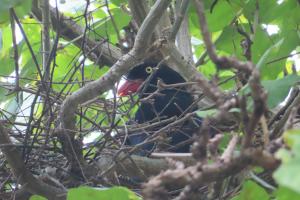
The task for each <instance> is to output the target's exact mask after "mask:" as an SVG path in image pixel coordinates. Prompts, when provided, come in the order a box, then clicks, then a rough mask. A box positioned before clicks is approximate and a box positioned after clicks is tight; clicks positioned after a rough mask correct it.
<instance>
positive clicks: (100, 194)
mask: <svg viewBox="0 0 300 200" xmlns="http://www.w3.org/2000/svg"><path fill="white" fill-rule="evenodd" d="M83 199H84V200H96V199H99V200H100V199H103V200H120V199H122V200H138V199H140V198H139V197H137V196H136V195H135V194H134V193H133V192H132V191H130V190H128V189H127V188H125V187H112V188H110V189H96V188H91V187H78V188H74V189H70V190H69V192H68V196H67V200H83Z"/></svg>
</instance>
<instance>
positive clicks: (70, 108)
mask: <svg viewBox="0 0 300 200" xmlns="http://www.w3.org/2000/svg"><path fill="white" fill-rule="evenodd" d="M169 3H170V2H169V1H168V0H160V1H157V2H156V3H155V4H154V6H153V7H152V8H151V10H150V12H149V14H148V15H147V17H146V18H145V20H144V22H143V24H142V26H141V28H140V29H139V31H138V33H137V36H136V40H135V44H134V46H133V48H132V50H131V51H130V52H129V53H127V54H126V55H124V56H122V57H121V58H120V59H119V60H118V61H117V62H116V63H115V64H114V65H113V67H112V68H111V69H110V70H109V71H108V72H107V73H106V74H105V75H104V76H102V77H101V78H100V79H98V80H95V81H93V82H91V83H89V84H87V85H85V87H83V88H80V89H79V90H78V91H76V92H74V93H73V94H72V95H70V96H68V97H67V98H66V99H65V101H64V102H63V104H62V107H61V111H60V119H61V128H63V129H64V130H66V131H65V134H64V136H63V138H62V139H63V140H64V141H65V143H64V147H63V148H64V151H65V152H69V153H68V155H69V156H68V160H69V161H71V163H72V165H73V167H75V166H77V167H76V169H77V170H78V168H80V166H78V164H79V165H80V162H81V161H82V160H83V159H82V154H81V153H80V152H76V153H77V156H78V160H79V163H78V160H77V159H74V156H75V155H74V154H73V156H71V155H72V153H73V148H74V147H73V145H72V144H70V141H73V139H74V133H73V132H72V130H75V120H74V115H75V111H76V109H77V107H78V105H79V104H82V103H84V102H86V101H88V100H90V99H93V98H95V97H96V96H98V95H100V94H102V93H103V92H105V91H107V90H109V89H111V88H112V87H113V86H114V84H115V82H116V81H118V80H119V79H120V78H121V76H122V75H123V74H125V73H126V72H127V71H128V70H129V69H130V68H132V67H134V66H135V65H136V64H137V63H138V62H140V61H141V60H142V59H143V57H144V56H145V54H146V53H147V52H146V51H145V49H146V48H145V47H147V46H148V44H149V41H150V39H151V36H152V33H153V31H154V29H155V26H156V24H157V22H158V21H159V19H160V17H161V16H162V14H163V13H164V11H165V9H166V8H167V6H168V4H169ZM67 130H70V131H67ZM79 153H80V154H79Z"/></svg>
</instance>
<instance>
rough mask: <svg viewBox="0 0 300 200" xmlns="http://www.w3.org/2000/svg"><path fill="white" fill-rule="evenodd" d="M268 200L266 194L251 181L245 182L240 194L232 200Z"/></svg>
mask: <svg viewBox="0 0 300 200" xmlns="http://www.w3.org/2000/svg"><path fill="white" fill-rule="evenodd" d="M256 199H257V200H258V199H259V200H269V199H270V198H269V195H268V193H267V192H266V191H265V190H264V189H263V188H262V187H260V186H259V185H258V184H256V183H255V182H253V181H249V180H248V181H245V183H244V184H243V189H242V191H241V193H240V194H239V195H237V196H235V197H234V198H232V200H256Z"/></svg>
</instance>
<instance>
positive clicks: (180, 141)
mask: <svg viewBox="0 0 300 200" xmlns="http://www.w3.org/2000/svg"><path fill="white" fill-rule="evenodd" d="M125 78H126V81H125V83H124V84H123V85H122V86H121V87H120V88H119V89H118V94H119V96H125V95H128V94H131V93H135V92H138V94H139V97H140V98H144V99H147V98H148V97H149V99H147V100H146V101H141V102H140V106H139V108H138V110H137V112H136V114H135V121H136V122H137V123H138V124H142V123H145V122H149V123H152V122H157V121H161V120H164V119H168V118H172V117H175V116H176V117H182V115H183V114H185V113H189V112H192V111H194V110H196V107H195V106H193V97H192V95H191V94H190V93H189V92H188V91H187V88H186V85H184V84H181V85H180V84H179V85H180V86H176V87H168V86H167V87H163V88H160V90H159V91H158V90H157V89H158V86H157V82H158V80H161V81H162V82H163V83H164V84H167V85H170V84H178V83H185V82H186V81H185V80H184V79H183V77H182V76H181V75H180V74H179V73H177V72H175V71H174V70H172V69H171V68H170V67H168V66H166V65H159V66H158V65H157V63H142V64H140V65H138V66H136V67H134V68H133V69H132V70H130V72H129V73H128V74H126V76H125ZM153 93H154V94H153ZM150 97H151V98H150ZM165 126H167V124H163V125H161V126H158V127H155V128H154V129H151V130H147V131H142V132H138V133H131V134H130V135H129V136H128V138H127V141H126V144H127V145H129V146H135V145H137V144H140V143H143V142H145V141H146V139H147V138H148V137H149V136H151V134H153V133H154V132H155V131H157V130H160V129H161V128H163V127H165ZM200 126H201V118H200V117H197V116H193V117H192V118H190V119H189V120H186V121H184V122H182V123H180V124H177V125H176V126H172V127H170V128H168V130H165V131H164V132H163V134H162V135H164V136H165V138H166V140H162V141H160V142H152V143H148V144H144V145H143V146H142V147H141V149H140V151H139V153H138V154H139V155H149V153H151V152H152V151H153V150H154V149H155V148H158V149H159V150H160V151H167V152H180V153H186V152H189V151H190V146H191V144H192V135H193V134H194V133H195V132H196V131H197V130H198V129H199V127H200ZM158 143H159V145H158Z"/></svg>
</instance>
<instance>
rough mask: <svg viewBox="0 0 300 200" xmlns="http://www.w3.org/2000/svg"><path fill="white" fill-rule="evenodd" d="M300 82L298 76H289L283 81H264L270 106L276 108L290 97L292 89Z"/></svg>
mask: <svg viewBox="0 0 300 200" xmlns="http://www.w3.org/2000/svg"><path fill="white" fill-rule="evenodd" d="M299 81H300V76H298V75H288V76H285V77H284V78H282V79H277V80H266V81H262V85H263V86H264V88H265V89H266V90H267V92H268V100H267V103H268V106H269V108H274V107H275V106H277V105H278V104H279V103H280V102H282V101H283V100H284V99H285V98H286V97H287V95H288V93H289V91H290V89H291V87H292V86H293V85H295V83H297V82H299Z"/></svg>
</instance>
